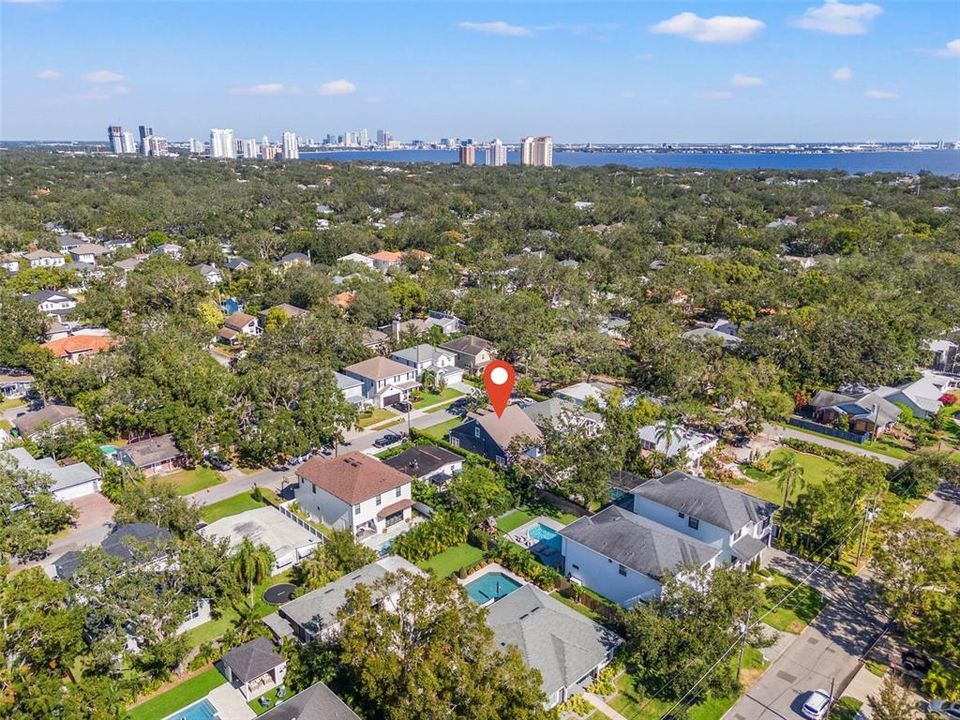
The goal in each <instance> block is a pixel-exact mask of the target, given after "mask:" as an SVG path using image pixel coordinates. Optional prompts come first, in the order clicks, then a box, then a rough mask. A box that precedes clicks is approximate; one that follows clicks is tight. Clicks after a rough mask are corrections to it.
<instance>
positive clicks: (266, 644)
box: [220, 637, 287, 702]
mask: <svg viewBox="0 0 960 720" xmlns="http://www.w3.org/2000/svg"><path fill="white" fill-rule="evenodd" d="M220 663H221V665H222V667H223V674H224V676H225V677H226V678H227V682H229V683H230V685H231V686H232V687H233V688H235V689H236V690H238V691H239V692H240V694H241V695H243V699H244V700H246V701H247V702H250V700H252V699H253V698H255V697H258V696H260V695H263V694H264V693H265V692H268V691H269V690H272V689H273V688H275V687H277V686H278V685H282V684H283V679H284V678H285V677H286V676H287V661H286V660H284V658H283V656H282V655H281V654H280V653H278V652H277V647H276V645H274V644H273V641H272V640H270V639H269V638H265V637H258V638H254V639H253V640H250V641H248V642H245V643H243V645H238V646H237V647H235V648H233V650H231V651H230V652H228V653H227V654H226V655H224V656H223V659H222V660H221V661H220Z"/></svg>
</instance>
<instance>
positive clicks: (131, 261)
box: [113, 253, 150, 275]
mask: <svg viewBox="0 0 960 720" xmlns="http://www.w3.org/2000/svg"><path fill="white" fill-rule="evenodd" d="M148 257H150V256H149V255H144V254H143V253H140V254H139V255H134V256H133V257H128V258H127V259H126V260H117V262H115V263H114V264H113V267H115V268H117V270H120V271H122V272H123V274H124V275H126V274H127V273H129V272H130V271H131V270H133V269H134V268H135V267H136V266H137V265H139V264H140V263H142V262H143V261H144V260H146V259H147V258H148Z"/></svg>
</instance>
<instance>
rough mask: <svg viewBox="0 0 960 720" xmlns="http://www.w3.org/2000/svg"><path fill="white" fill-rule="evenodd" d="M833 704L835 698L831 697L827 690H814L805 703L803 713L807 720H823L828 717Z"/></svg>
mask: <svg viewBox="0 0 960 720" xmlns="http://www.w3.org/2000/svg"><path fill="white" fill-rule="evenodd" d="M832 703H833V698H832V697H830V693H829V692H827V691H826V690H814V691H813V692H811V693H810V695H809V696H808V697H807V699H806V700H805V701H804V703H803V707H802V708H801V711H802V712H803V716H804V717H805V718H810V720H823V718H825V717H826V716H827V712H828V711H829V710H830V705H831V704H832Z"/></svg>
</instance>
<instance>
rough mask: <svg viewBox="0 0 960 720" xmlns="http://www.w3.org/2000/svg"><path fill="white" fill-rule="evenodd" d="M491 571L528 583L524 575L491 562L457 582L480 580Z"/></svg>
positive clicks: (462, 583)
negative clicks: (521, 575)
mask: <svg viewBox="0 0 960 720" xmlns="http://www.w3.org/2000/svg"><path fill="white" fill-rule="evenodd" d="M490 573H502V574H503V575H506V576H507V577H508V578H510V579H511V580H516V581H517V582H518V583H520V584H521V585H526V584H527V581H526V580H524V579H523V578H522V577H520V576H519V575H517V574H516V573H513V572H510V571H509V570H507V569H506V568H505V567H504V566H503V565H501V564H500V563H490V564H489V565H484V566H483V567H482V568H480V569H479V570H477V571H476V572H472V573H470V574H469V575H467V576H466V577H465V578H463V579H462V580H461V579H459V578H458V579H457V582H458V583H460V584H461V585H466V584H467V583H472V582H473V581H474V580H479V579H480V578H482V577H483V576H484V575H489V574H490Z"/></svg>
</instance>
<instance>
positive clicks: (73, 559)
mask: <svg viewBox="0 0 960 720" xmlns="http://www.w3.org/2000/svg"><path fill="white" fill-rule="evenodd" d="M171 537H172V535H170V531H169V530H167V529H166V528H161V527H157V526H156V525H148V524H146V523H127V524H126V525H117V526H116V527H115V528H114V529H113V530H112V531H111V532H110V534H109V535H107V537H106V539H105V540H104V541H103V542H102V543H100V547H102V548H103V550H104V552H106V553H107V554H108V555H113V556H114V557H116V558H119V559H120V560H122V561H123V562H124V563H126V564H129V563H132V562H134V560H135V559H136V555H135V548H136V546H138V545H145V546H147V547H154V548H156V547H159V546H160V545H163V544H164V543H166V542H168V541H169V540H170V539H171ZM79 564H80V553H79V552H78V551H76V550H71V551H70V552H68V553H64V554H63V555H61V556H60V557H59V558H58V559H57V560H56V561H55V562H54V563H53V566H54V569H55V570H56V574H57V577H58V578H60V579H61V580H65V579H67V578H69V577H70V576H71V575H73V573H74V572H75V571H76V569H77V566H78V565H79Z"/></svg>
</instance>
